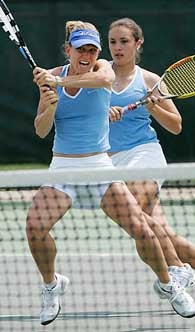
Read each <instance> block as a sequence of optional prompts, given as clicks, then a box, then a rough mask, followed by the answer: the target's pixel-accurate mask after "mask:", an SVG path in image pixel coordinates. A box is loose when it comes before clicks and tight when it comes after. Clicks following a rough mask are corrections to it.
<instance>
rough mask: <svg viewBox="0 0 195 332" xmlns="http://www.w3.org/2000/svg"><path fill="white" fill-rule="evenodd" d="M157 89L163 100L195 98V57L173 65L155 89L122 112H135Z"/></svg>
mask: <svg viewBox="0 0 195 332" xmlns="http://www.w3.org/2000/svg"><path fill="white" fill-rule="evenodd" d="M156 89H157V91H158V93H159V94H160V96H162V97H161V100H162V99H171V98H189V97H193V96H195V55H191V56H188V57H186V58H183V59H181V60H179V61H177V62H175V63H174V64H172V65H171V66H170V67H169V68H167V70H166V71H165V72H164V74H163V75H162V76H161V78H160V80H159V81H158V82H157V83H156V84H155V85H154V86H153V88H152V89H151V90H150V91H149V92H148V93H147V94H146V95H145V96H144V97H143V98H142V99H140V100H139V101H137V102H135V103H134V104H129V105H127V106H125V107H123V109H122V112H123V113H124V112H127V111H133V110H134V109H136V108H137V107H139V106H140V105H144V104H147V102H148V101H147V98H148V97H150V96H151V95H152V94H153V92H154V91H155V90H156Z"/></svg>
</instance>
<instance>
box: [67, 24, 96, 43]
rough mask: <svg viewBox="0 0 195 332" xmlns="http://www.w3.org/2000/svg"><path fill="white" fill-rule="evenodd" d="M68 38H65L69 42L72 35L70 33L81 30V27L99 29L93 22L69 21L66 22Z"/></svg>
mask: <svg viewBox="0 0 195 332" xmlns="http://www.w3.org/2000/svg"><path fill="white" fill-rule="evenodd" d="M65 29H66V31H65V32H66V38H65V42H66V43H67V42H68V40H69V37H70V34H71V32H72V31H73V30H79V29H90V30H94V31H97V32H98V30H97V29H96V27H95V25H93V24H92V23H89V22H83V21H68V22H66V26H65Z"/></svg>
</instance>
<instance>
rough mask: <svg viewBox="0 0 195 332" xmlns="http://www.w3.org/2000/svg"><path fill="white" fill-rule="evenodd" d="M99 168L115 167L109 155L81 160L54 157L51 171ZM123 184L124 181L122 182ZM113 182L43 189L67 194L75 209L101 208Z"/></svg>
mask: <svg viewBox="0 0 195 332" xmlns="http://www.w3.org/2000/svg"><path fill="white" fill-rule="evenodd" d="M81 167H82V168H84V167H87V168H91V167H93V168H97V167H102V168H105V167H113V168H114V166H113V164H112V159H111V158H110V157H109V156H108V154H107V153H101V154H96V155H94V156H90V157H81V158H67V157H53V158H52V161H51V164H50V167H49V170H50V171H51V172H52V171H53V170H57V169H61V170H63V169H64V170H65V169H66V168H78V169H79V168H81ZM121 182H122V181H121ZM111 183H112V181H108V182H105V181H104V182H102V181H101V182H96V183H93V184H91V183H90V184H87V183H86V180H84V182H83V183H79V184H75V183H65V184H55V185H52V184H44V185H43V187H52V188H55V189H57V190H59V191H61V192H64V193H65V194H67V195H68V196H69V197H70V198H71V200H72V207H74V208H80V209H82V208H85V209H86V208H87V209H89V208H90V209H93V208H99V206H100V203H101V200H102V197H103V196H104V194H105V192H106V190H107V189H108V187H109V186H110V184H111Z"/></svg>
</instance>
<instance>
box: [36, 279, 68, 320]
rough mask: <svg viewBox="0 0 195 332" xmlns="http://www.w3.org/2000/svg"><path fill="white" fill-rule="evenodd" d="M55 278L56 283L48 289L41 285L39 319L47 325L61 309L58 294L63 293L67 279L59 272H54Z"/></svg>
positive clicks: (66, 285)
mask: <svg viewBox="0 0 195 332" xmlns="http://www.w3.org/2000/svg"><path fill="white" fill-rule="evenodd" d="M55 276H56V279H57V285H56V286H55V287H54V288H52V289H48V288H47V287H45V286H44V285H43V286H42V305H41V312H40V321H41V324H42V325H48V324H50V323H51V322H53V321H54V320H55V319H56V318H57V316H58V314H59V312H60V309H61V306H60V296H62V295H64V293H65V291H66V289H67V287H68V284H69V279H68V278H67V277H65V276H63V275H61V274H58V273H56V274H55Z"/></svg>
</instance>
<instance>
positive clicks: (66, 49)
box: [64, 43, 71, 56]
mask: <svg viewBox="0 0 195 332" xmlns="http://www.w3.org/2000/svg"><path fill="white" fill-rule="evenodd" d="M70 48H71V46H70V44H69V43H66V44H65V48H64V51H65V54H66V55H67V56H69V54H70Z"/></svg>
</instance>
